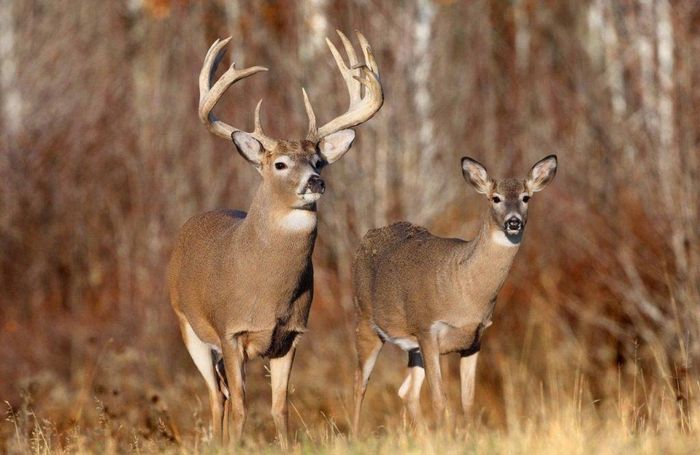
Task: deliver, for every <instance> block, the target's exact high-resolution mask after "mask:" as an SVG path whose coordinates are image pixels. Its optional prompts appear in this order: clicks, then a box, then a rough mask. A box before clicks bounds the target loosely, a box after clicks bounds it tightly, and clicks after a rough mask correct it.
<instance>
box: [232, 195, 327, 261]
mask: <svg viewBox="0 0 700 455" xmlns="http://www.w3.org/2000/svg"><path fill="white" fill-rule="evenodd" d="M245 222H246V224H247V225H248V228H249V229H251V230H253V231H254V235H255V237H256V238H258V239H259V240H261V241H262V242H263V243H269V244H276V243H286V244H287V245H288V246H289V247H292V248H294V249H297V248H301V249H309V248H310V249H313V244H314V241H315V239H316V225H317V222H318V217H317V212H316V205H315V204H314V205H313V206H310V207H306V208H298V209H295V208H291V207H289V206H288V205H285V204H283V203H281V201H279V199H277V198H275V197H274V196H271V195H270V191H269V189H268V188H266V187H265V185H264V184H262V185H260V187H258V190H257V191H256V193H255V196H254V197H253V202H252V203H251V205H250V210H249V211H248V215H247V217H246V220H245Z"/></svg>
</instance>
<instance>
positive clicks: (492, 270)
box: [458, 215, 522, 306]
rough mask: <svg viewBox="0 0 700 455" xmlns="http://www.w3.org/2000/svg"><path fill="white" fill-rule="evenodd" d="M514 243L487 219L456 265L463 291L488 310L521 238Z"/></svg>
mask: <svg viewBox="0 0 700 455" xmlns="http://www.w3.org/2000/svg"><path fill="white" fill-rule="evenodd" d="M515 240H517V241H514V240H510V239H508V238H507V237H506V235H505V234H504V233H503V230H502V229H501V228H500V226H497V225H496V223H495V222H494V221H493V220H492V219H491V217H490V216H488V215H487V216H486V218H485V219H484V222H483V224H482V226H481V229H480V230H479V233H478V234H477V236H476V238H475V239H474V240H473V241H472V242H470V244H469V246H468V248H467V250H466V251H465V252H464V254H463V255H461V258H460V260H459V265H458V268H459V277H460V281H461V282H462V285H463V289H464V290H465V291H466V292H467V293H468V294H469V295H470V296H471V297H472V298H473V300H474V301H475V302H481V303H483V304H484V305H487V306H488V305H491V304H492V302H493V301H494V300H495V298H496V296H497V295H498V292H499V291H500V290H501V287H502V286H503V283H504V282H505V280H506V277H507V276H508V272H509V271H510V268H511V266H512V265H513V259H515V255H516V253H517V252H518V249H519V248H520V244H521V243H522V234H520V237H519V238H518V239H515Z"/></svg>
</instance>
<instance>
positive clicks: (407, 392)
mask: <svg viewBox="0 0 700 455" xmlns="http://www.w3.org/2000/svg"><path fill="white" fill-rule="evenodd" d="M424 379H425V368H424V367H423V357H422V356H421V353H420V350H419V349H411V350H410V351H409V352H408V375H407V376H406V379H405V380H404V381H403V384H401V387H400V388H399V396H400V397H401V399H402V400H403V402H404V403H405V404H406V408H407V409H408V414H409V415H410V417H411V420H412V421H413V423H414V424H415V425H419V424H421V423H422V422H423V413H422V412H421V408H420V389H421V387H422V386H423V380H424Z"/></svg>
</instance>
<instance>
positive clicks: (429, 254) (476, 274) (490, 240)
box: [353, 155, 557, 434]
mask: <svg viewBox="0 0 700 455" xmlns="http://www.w3.org/2000/svg"><path fill="white" fill-rule="evenodd" d="M556 170H557V158H556V156H554V155H550V156H548V157H546V158H544V159H542V160H541V161H539V162H537V163H536V164H535V165H534V166H533V167H532V169H531V170H530V173H529V175H528V176H527V177H526V178H525V179H523V180H516V179H504V180H499V181H496V180H494V179H492V178H491V177H490V176H489V175H488V173H487V172H486V169H485V168H484V166H482V165H481V164H479V163H478V162H477V161H475V160H473V159H471V158H462V173H463V175H464V178H465V179H466V180H467V182H469V183H471V185H472V186H473V187H474V188H475V189H476V191H478V192H479V193H482V194H485V195H486V197H487V198H488V199H489V201H490V208H489V211H488V212H487V213H486V216H485V218H484V222H483V224H482V226H481V229H480V231H479V233H478V234H477V236H476V238H475V239H474V240H472V241H464V240H461V239H451V238H441V237H436V236H434V235H432V234H431V233H430V232H428V231H427V230H425V229H423V228H421V227H418V226H414V225H413V224H410V223H406V222H401V223H395V224H392V225H390V226H385V227H382V228H379V229H373V230H371V231H369V232H368V233H367V234H366V235H365V237H364V238H363V239H362V242H361V245H360V247H359V248H358V250H357V253H356V256H355V261H354V264H353V285H354V290H355V296H354V297H355V306H356V311H357V328H356V332H355V333H356V345H357V354H358V364H357V372H356V375H355V391H354V395H355V397H354V398H355V409H354V413H353V430H354V432H355V434H357V431H358V429H359V428H358V427H359V419H360V409H361V407H362V400H363V398H364V394H365V390H366V389H367V382H368V380H369V377H370V374H371V373H372V369H373V368H374V364H375V361H376V359H377V356H378V355H379V351H380V350H381V348H382V346H383V345H384V343H385V342H387V341H388V342H391V343H394V344H397V345H398V346H400V347H401V348H402V349H403V350H405V351H408V376H407V377H406V380H405V381H404V382H403V384H402V385H401V388H400V389H399V395H400V396H401V398H402V399H403V400H404V402H405V404H406V407H407V409H408V411H409V414H410V415H411V417H412V419H413V420H414V422H419V421H421V409H420V400H419V398H420V389H421V386H422V384H423V379H424V378H425V376H426V375H427V377H428V385H429V387H430V391H431V397H432V402H433V407H434V410H435V413H436V418H437V420H438V423H440V422H441V421H442V420H443V415H444V411H445V394H444V392H443V389H442V380H441V373H440V354H446V353H450V352H459V353H460V356H461V360H460V377H461V393H462V408H463V409H464V412H465V414H466V413H467V412H468V411H469V409H470V407H471V405H472V402H473V399H474V375H475V372H476V359H477V355H478V352H479V349H480V342H481V336H482V334H483V331H484V329H485V328H486V327H488V326H489V325H490V324H491V315H492V313H493V309H494V305H495V304H496V296H497V295H498V292H499V291H500V289H501V286H502V285H503V282H504V281H505V279H506V276H507V275H508V271H509V270H510V267H511V264H512V263H513V259H514V257H515V254H516V253H517V251H518V248H519V246H520V243H521V241H522V237H523V230H524V228H525V224H526V223H527V211H528V205H529V200H530V198H531V197H532V195H533V193H535V192H537V191H540V190H542V189H543V188H544V187H545V186H546V185H547V184H548V183H549V182H550V181H551V180H552V179H553V178H554V175H555V173H556Z"/></svg>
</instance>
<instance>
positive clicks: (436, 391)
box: [418, 332, 446, 427]
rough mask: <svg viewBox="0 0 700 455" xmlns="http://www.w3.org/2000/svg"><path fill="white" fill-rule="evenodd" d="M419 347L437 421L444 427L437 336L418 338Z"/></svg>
mask: <svg viewBox="0 0 700 455" xmlns="http://www.w3.org/2000/svg"><path fill="white" fill-rule="evenodd" d="M418 345H419V346H420V351H421V353H422V354H423V362H424V364H425V376H426V377H427V379H428V387H429V388H430V396H431V399H432V401H433V410H434V411H435V420H436V423H437V426H438V427H441V426H442V425H443V422H444V420H445V410H446V407H445V401H446V399H445V392H444V391H443V389H442V373H441V371H440V348H439V346H438V340H437V336H436V335H435V334H433V333H432V332H428V333H424V334H423V335H422V336H420V337H419V338H418Z"/></svg>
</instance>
